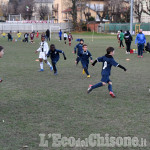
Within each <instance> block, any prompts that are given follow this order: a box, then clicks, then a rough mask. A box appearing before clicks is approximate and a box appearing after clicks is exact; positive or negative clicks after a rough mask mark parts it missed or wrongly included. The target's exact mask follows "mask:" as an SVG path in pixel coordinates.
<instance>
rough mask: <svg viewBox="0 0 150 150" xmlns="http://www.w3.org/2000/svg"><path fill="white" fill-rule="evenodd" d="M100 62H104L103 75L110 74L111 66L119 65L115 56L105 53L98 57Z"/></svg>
mask: <svg viewBox="0 0 150 150" xmlns="http://www.w3.org/2000/svg"><path fill="white" fill-rule="evenodd" d="M97 60H98V61H99V62H103V65H102V75H110V72H111V67H112V66H115V67H116V66H117V65H118V63H117V62H116V61H115V60H114V58H113V57H112V56H111V55H107V54H106V55H105V56H103V57H99V58H98V59H97Z"/></svg>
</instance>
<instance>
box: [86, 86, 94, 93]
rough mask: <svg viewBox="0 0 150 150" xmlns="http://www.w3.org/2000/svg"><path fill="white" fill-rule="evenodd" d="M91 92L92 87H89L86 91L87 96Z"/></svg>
mask: <svg viewBox="0 0 150 150" xmlns="http://www.w3.org/2000/svg"><path fill="white" fill-rule="evenodd" d="M92 90H93V89H92V85H89V87H88V90H87V93H88V94H89V93H90V92H91V91H92Z"/></svg>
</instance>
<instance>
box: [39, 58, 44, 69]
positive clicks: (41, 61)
mask: <svg viewBox="0 0 150 150" xmlns="http://www.w3.org/2000/svg"><path fill="white" fill-rule="evenodd" d="M39 61H40V68H41V70H43V59H41V58H40V59H39Z"/></svg>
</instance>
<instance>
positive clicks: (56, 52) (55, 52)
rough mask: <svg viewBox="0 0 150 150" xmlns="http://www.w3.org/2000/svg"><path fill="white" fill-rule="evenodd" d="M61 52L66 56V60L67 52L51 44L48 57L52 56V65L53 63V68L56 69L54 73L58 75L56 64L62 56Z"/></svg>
mask: <svg viewBox="0 0 150 150" xmlns="http://www.w3.org/2000/svg"><path fill="white" fill-rule="evenodd" d="M59 53H62V54H63V56H64V60H66V56H65V53H64V52H63V51H61V50H57V49H56V48H55V45H54V44H51V46H50V50H49V52H48V54H47V57H50V59H51V62H52V65H53V69H54V75H57V68H56V64H57V62H58V61H59V57H60V56H59Z"/></svg>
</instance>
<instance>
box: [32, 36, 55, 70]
mask: <svg viewBox="0 0 150 150" xmlns="http://www.w3.org/2000/svg"><path fill="white" fill-rule="evenodd" d="M48 50H49V47H48V44H47V42H46V41H45V36H43V37H42V38H41V43H40V47H39V49H37V50H36V52H35V53H37V52H40V53H39V61H40V68H41V69H40V70H39V71H40V72H41V71H44V69H43V60H44V62H45V63H46V64H47V65H48V66H49V67H50V70H51V71H52V70H53V67H52V65H51V64H50V63H49V62H48V61H47V53H48Z"/></svg>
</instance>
